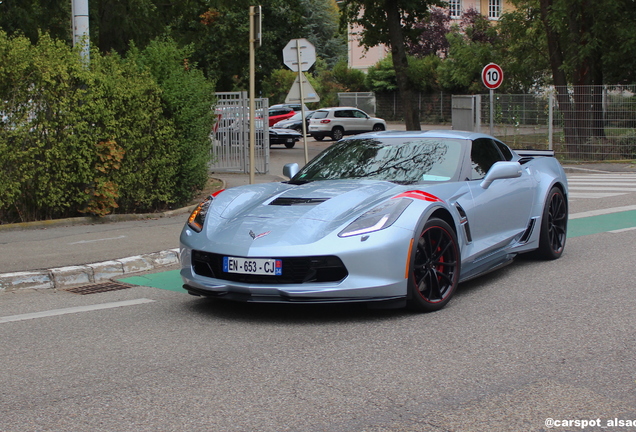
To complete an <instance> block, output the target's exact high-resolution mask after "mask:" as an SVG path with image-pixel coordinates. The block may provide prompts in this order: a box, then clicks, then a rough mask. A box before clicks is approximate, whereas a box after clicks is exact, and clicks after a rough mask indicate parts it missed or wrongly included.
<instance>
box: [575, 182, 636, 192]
mask: <svg viewBox="0 0 636 432" xmlns="http://www.w3.org/2000/svg"><path fill="white" fill-rule="evenodd" d="M568 186H569V187H568V189H570V190H579V191H580V190H589V191H616V192H636V188H626V187H605V186H579V185H574V186H572V185H570V184H568Z"/></svg>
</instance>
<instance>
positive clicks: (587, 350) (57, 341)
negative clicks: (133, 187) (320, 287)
mask: <svg viewBox="0 0 636 432" xmlns="http://www.w3.org/2000/svg"><path fill="white" fill-rule="evenodd" d="M635 242H636V231H634V230H632V231H628V232H625V233H624V234H622V235H616V234H609V233H602V234H596V235H590V236H583V237H577V238H573V239H570V240H569V241H568V246H567V250H566V253H565V254H564V256H563V257H562V258H561V259H560V260H558V261H554V262H534V261H523V260H521V261H517V262H515V263H514V264H512V265H510V266H508V267H506V268H504V269H502V270H501V271H498V272H496V273H492V274H490V275H487V276H485V277H482V278H479V279H476V280H473V281H472V282H469V283H465V284H462V285H461V286H460V289H459V291H458V294H457V295H456V297H454V298H453V300H452V301H451V302H450V304H449V305H448V307H447V308H445V309H443V310H442V311H440V312H436V313H431V314H414V313H408V312H405V311H402V310H388V311H373V310H366V309H364V308H361V307H359V306H315V307H308V306H299V305H289V306H271V305H250V304H234V303H223V302H216V301H210V300H204V299H199V298H195V297H191V296H189V295H187V294H183V293H177V292H172V291H166V290H160V289H155V288H148V287H142V286H139V287H134V288H131V289H126V290H122V291H115V292H108V293H101V294H91V295H85V296H80V295H77V294H72V293H69V292H67V291H57V292H53V291H52V290H45V291H40V292H22V293H18V294H4V295H2V297H0V340H2V342H3V343H2V350H0V362H1V364H2V365H3V366H2V368H0V395H1V397H0V419H2V420H1V421H0V430H2V431H3V432H29V431H158V430H160V431H245V432H252V431H260V432H269V431H271V432H280V431H303V432H307V431H312V432H313V431H330V432H347V431H356V432H361V431H366V432H371V431H373V432H389V431H390V432H398V431H402V432H405V431H409V432H416V431H417V432H428V431H431V432H432V431H435V432H442V431H444V432H448V431H457V432H469V431H524V432H527V431H547V430H548V429H547V428H546V427H545V422H546V419H548V418H554V419H559V420H572V421H581V420H586V421H587V420H596V419H600V420H601V421H603V422H607V421H609V420H611V419H615V418H616V419H622V420H633V419H636V356H634V352H635V350H636V337H635V335H636V320H634V313H635V311H636V296H634V286H636V280H635V279H634V273H633V270H632V269H633V264H634V254H633V245H634V243H635ZM630 250H631V251H632V253H631V255H629V256H626V255H625V254H624V253H623V254H622V255H621V254H620V253H619V252H618V251H623V252H624V251H630ZM144 299H146V300H149V301H150V302H145V301H146V300H144ZM124 301H137V302H140V301H143V303H141V302H140V303H137V304H132V305H126V304H124V303H122V302H124ZM113 303H115V305H118V306H119V307H112V306H113ZM89 306H90V307H92V308H98V307H103V308H104V309H100V310H87V307H89ZM72 307H84V309H79V310H69V309H68V308H72ZM60 309H62V310H61V311H60ZM29 313H40V315H35V316H33V315H25V314H29ZM59 313H65V314H63V315H56V314H59ZM43 315H44V316H43ZM557 430H567V431H575V430H577V431H580V430H585V431H600V430H609V431H633V430H636V428H627V427H622V428H607V429H601V428H590V427H588V428H585V429H582V428H577V427H570V428H557Z"/></svg>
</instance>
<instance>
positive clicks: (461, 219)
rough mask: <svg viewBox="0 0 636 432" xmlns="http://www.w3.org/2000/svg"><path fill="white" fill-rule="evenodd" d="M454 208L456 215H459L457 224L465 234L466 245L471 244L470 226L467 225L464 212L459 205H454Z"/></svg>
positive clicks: (466, 217)
mask: <svg viewBox="0 0 636 432" xmlns="http://www.w3.org/2000/svg"><path fill="white" fill-rule="evenodd" d="M455 208H456V209H457V213H459V224H460V225H461V226H462V228H464V234H466V243H471V242H472V241H473V235H472V234H471V233H470V224H469V223H468V216H467V215H466V211H465V210H464V209H463V207H462V206H460V205H459V203H455Z"/></svg>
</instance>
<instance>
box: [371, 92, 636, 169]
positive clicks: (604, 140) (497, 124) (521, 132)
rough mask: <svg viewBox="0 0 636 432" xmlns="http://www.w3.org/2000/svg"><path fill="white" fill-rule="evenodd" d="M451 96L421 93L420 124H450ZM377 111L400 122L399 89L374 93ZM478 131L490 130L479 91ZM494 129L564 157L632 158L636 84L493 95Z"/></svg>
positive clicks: (518, 144)
mask: <svg viewBox="0 0 636 432" xmlns="http://www.w3.org/2000/svg"><path fill="white" fill-rule="evenodd" d="M451 98H452V95H451V94H446V93H436V94H432V95H425V94H421V95H419V98H418V103H419V108H420V122H421V123H422V124H427V125H440V124H444V125H449V124H451V123H452V116H453V114H452V110H451V106H452V100H451ZM376 100H377V106H376V114H377V116H378V117H382V118H384V119H385V120H401V119H402V106H401V101H400V98H399V95H398V94H397V93H378V94H376ZM478 118H480V120H481V123H480V127H479V130H480V131H481V132H485V133H489V131H490V98H489V96H488V95H487V94H486V95H482V97H481V107H480V112H479V117H478ZM493 123H494V128H493V133H494V135H495V136H497V137H498V138H500V139H502V140H503V141H505V142H506V143H508V144H509V145H510V146H511V147H513V148H533V149H553V150H555V152H556V154H557V157H559V158H560V159H561V160H564V161H607V160H626V159H629V160H632V159H636V86H576V87H563V88H551V89H547V90H546V91H544V92H541V93H536V94H499V93H495V97H494V106H493Z"/></svg>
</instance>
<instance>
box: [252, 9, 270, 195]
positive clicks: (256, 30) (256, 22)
mask: <svg viewBox="0 0 636 432" xmlns="http://www.w3.org/2000/svg"><path fill="white" fill-rule="evenodd" d="M249 38H250V114H249V115H250V119H249V125H250V142H249V144H250V184H254V163H255V162H254V159H255V157H254V147H255V146H256V118H255V117H256V106H255V105H256V100H255V98H256V95H255V93H256V78H255V75H256V62H255V60H254V58H255V47H254V45H255V44H257V43H258V44H259V46H260V43H261V7H260V6H250V36H249ZM265 130H266V127H265V117H264V116H263V133H265Z"/></svg>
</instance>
